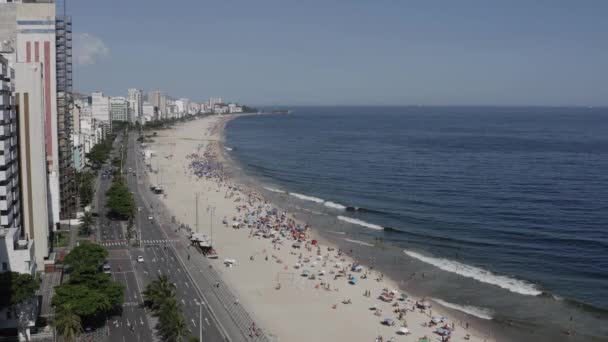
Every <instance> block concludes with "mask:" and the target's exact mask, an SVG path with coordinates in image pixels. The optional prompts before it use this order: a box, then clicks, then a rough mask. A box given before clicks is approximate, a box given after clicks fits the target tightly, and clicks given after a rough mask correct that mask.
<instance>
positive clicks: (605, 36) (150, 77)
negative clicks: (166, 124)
mask: <svg viewBox="0 0 608 342" xmlns="http://www.w3.org/2000/svg"><path fill="white" fill-rule="evenodd" d="M68 4H69V13H70V14H71V15H72V17H73V29H74V36H75V39H74V45H75V52H74V55H75V62H76V65H75V66H74V77H75V82H74V84H75V88H76V89H77V90H80V91H83V92H91V91H96V90H101V91H104V92H106V93H108V94H110V95H121V94H126V89H127V88H130V87H138V88H142V89H144V90H146V91H148V90H150V89H156V88H158V89H161V90H164V91H166V92H168V93H169V94H171V95H173V96H175V97H189V98H191V99H194V100H202V99H205V98H207V97H209V96H223V97H225V98H228V99H231V100H234V101H238V102H241V103H249V104H291V105H315V104H319V105H334V104H369V105H377V104H426V105H450V104H454V105H460V104H479V105H594V106H599V105H607V104H608V20H607V19H606V18H607V17H608V1H600V0H597V1H591V0H590V1H585V0H581V1H559V0H554V1H544V0H529V1H517V0H510V1H481V0H480V1H468V0H459V1H433V0H426V1H424V0H421V1H405V0H403V1H398V0H394V1H384V0H373V1H372V0H351V1H332V0H323V1H316V0H298V1H291V0H273V1H270V0H218V1H204V0H183V1H181V0H173V1H167V0H164V1H159V0H120V1H119V0H104V1H92V0H78V1H69V2H68Z"/></svg>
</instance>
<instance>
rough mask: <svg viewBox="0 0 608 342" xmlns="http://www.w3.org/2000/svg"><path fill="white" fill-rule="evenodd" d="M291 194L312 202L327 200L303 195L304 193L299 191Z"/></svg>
mask: <svg viewBox="0 0 608 342" xmlns="http://www.w3.org/2000/svg"><path fill="white" fill-rule="evenodd" d="M289 194H290V195H291V196H293V197H297V198H299V199H301V200H304V201H310V202H315V203H323V202H325V201H324V200H322V199H320V198H317V197H312V196H306V195H302V194H299V193H297V192H290V193H289Z"/></svg>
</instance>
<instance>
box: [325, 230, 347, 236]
mask: <svg viewBox="0 0 608 342" xmlns="http://www.w3.org/2000/svg"><path fill="white" fill-rule="evenodd" d="M329 232H330V233H334V234H340V235H346V232H336V231H334V230H330V231H329Z"/></svg>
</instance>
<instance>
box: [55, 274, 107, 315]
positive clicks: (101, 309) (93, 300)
mask: <svg viewBox="0 0 608 342" xmlns="http://www.w3.org/2000/svg"><path fill="white" fill-rule="evenodd" d="M51 303H52V305H53V306H54V307H61V306H63V305H66V304H68V305H71V306H72V308H73V310H74V313H76V314H77V315H78V316H79V317H80V318H81V319H83V320H89V321H92V320H95V319H96V318H99V317H103V316H105V315H106V314H108V313H109V312H110V311H111V310H112V303H111V302H110V300H109V299H108V297H107V296H105V295H104V294H103V293H101V292H100V291H96V290H93V289H90V288H88V287H86V286H84V285H73V284H70V283H67V284H61V285H59V286H57V287H55V296H53V299H52V300H51Z"/></svg>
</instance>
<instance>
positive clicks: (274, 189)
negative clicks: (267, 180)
mask: <svg viewBox="0 0 608 342" xmlns="http://www.w3.org/2000/svg"><path fill="white" fill-rule="evenodd" d="M264 189H266V190H268V191H271V192H276V193H279V194H284V193H285V191H283V190H280V189H277V188H272V187H269V186H265V187H264Z"/></svg>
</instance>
